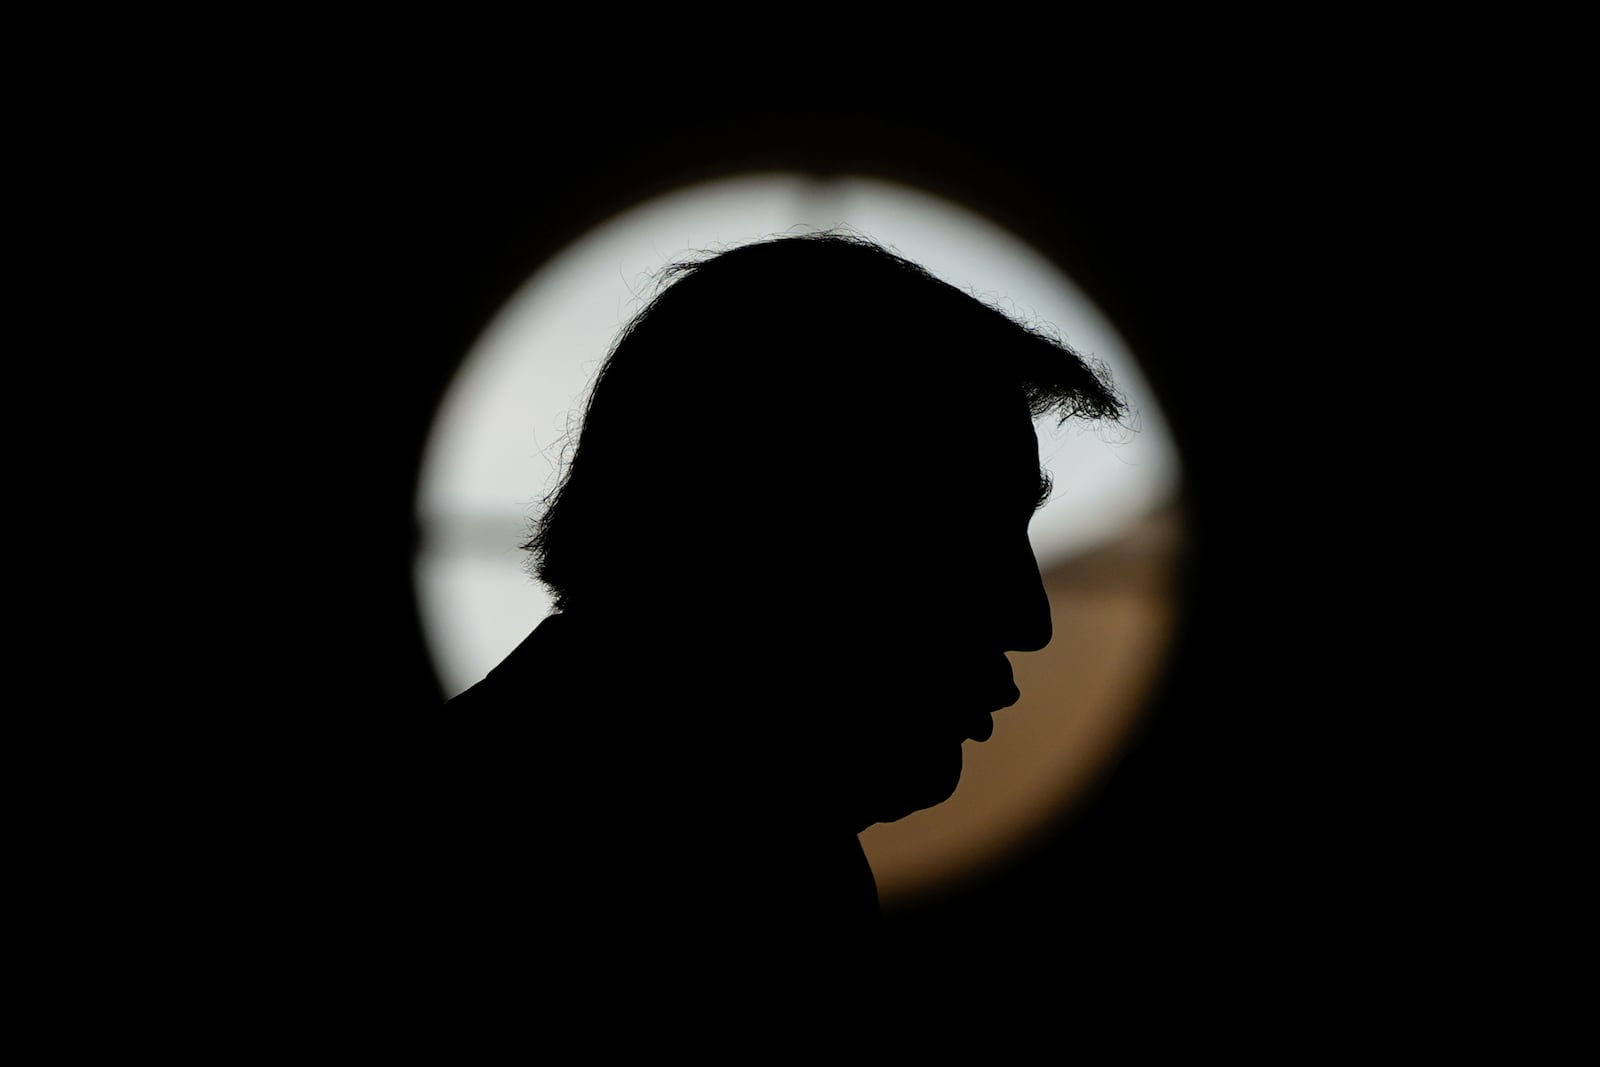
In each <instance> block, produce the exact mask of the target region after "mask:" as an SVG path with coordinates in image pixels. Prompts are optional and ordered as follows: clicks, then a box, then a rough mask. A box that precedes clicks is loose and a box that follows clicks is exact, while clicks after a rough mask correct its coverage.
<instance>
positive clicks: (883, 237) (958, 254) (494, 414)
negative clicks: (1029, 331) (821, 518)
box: [417, 174, 1178, 695]
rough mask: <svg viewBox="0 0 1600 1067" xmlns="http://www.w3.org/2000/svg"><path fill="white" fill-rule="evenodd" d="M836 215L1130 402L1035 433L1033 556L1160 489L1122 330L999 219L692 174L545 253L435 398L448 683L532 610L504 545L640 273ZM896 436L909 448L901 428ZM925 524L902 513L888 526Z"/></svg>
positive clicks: (856, 181)
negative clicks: (1129, 415)
mask: <svg viewBox="0 0 1600 1067" xmlns="http://www.w3.org/2000/svg"><path fill="white" fill-rule="evenodd" d="M835 226H846V227H848V228H849V229H851V230H852V231H854V232H857V233H860V234H863V235H865V236H867V237H870V238H873V239H874V240H877V241H879V242H881V243H882V244H884V245H886V246H888V247H890V248H892V249H894V250H895V251H897V252H899V253H901V254H902V255H904V256H905V257H906V258H908V259H911V260H913V261H914V262H917V263H920V264H922V265H923V266H925V267H927V268H928V269H929V270H930V271H932V272H933V273H934V274H936V275H938V276H939V277H941V278H943V279H945V280H946V281H948V282H951V283H952V284H954V285H956V286H958V287H960V288H963V289H965V290H966V291H968V292H971V293H973V294H974V295H976V296H978V297H979V298H980V299H984V300H985V301H986V302H989V303H993V304H996V305H997V306H999V307H1001V308H1002V309H1004V310H1006V311H1008V312H1009V313H1011V314H1013V315H1015V316H1017V317H1019V318H1023V319H1026V320H1029V321H1042V322H1045V323H1049V324H1050V325H1052V326H1053V327H1054V328H1055V329H1056V331H1057V332H1058V333H1059V334H1060V336H1061V337H1062V339H1063V340H1065V341H1066V342H1067V343H1068V344H1070V345H1071V346H1072V347H1073V348H1075V349H1077V350H1078V351H1079V352H1082V353H1084V354H1085V355H1089V356H1093V357H1096V358H1098V359H1101V360H1103V361H1105V363H1106V364H1107V365H1108V367H1109V368H1110V371H1111V374H1112V376H1113V378H1114V379H1115V380H1116V382H1117V384H1118V386H1119V387H1120V388H1121V389H1122V390H1123V392H1124V393H1125V394H1126V396H1127V398H1128V400H1129V401H1130V402H1131V403H1132V405H1133V406H1134V408H1135V410H1136V411H1137V413H1138V415H1137V419H1138V421H1137V426H1138V432H1137V433H1135V434H1132V435H1126V434H1121V433H1109V434H1108V433H1105V432H1103V431H1099V430H1095V429H1089V430H1083V429H1079V428H1076V427H1075V426H1073V425H1072V424H1069V425H1068V427H1067V428H1066V429H1065V430H1064V431H1062V432H1060V433H1059V434H1058V433H1056V432H1054V431H1052V430H1049V429H1046V430H1043V431H1041V435H1040V446H1041V453H1040V454H1041V456H1042V457H1043V459H1044V460H1045V463H1046V466H1047V467H1048V468H1049V469H1050V471H1051V472H1052V474H1053V475H1054V477H1055V486H1056V488H1055V494H1054V497H1053V499H1052V500H1051V502H1050V503H1049V504H1048V505H1046V506H1045V508H1044V509H1043V510H1041V511H1040V512H1039V514H1038V515H1036V516H1035V518H1034V521H1033V524H1032V527H1031V530H1030V532H1031V535H1032V538H1033V543H1034V550H1035V553H1036V554H1037V555H1038V557H1039V563H1040V566H1041V567H1042V568H1045V569H1048V568H1050V567H1051V566H1052V565H1054V564H1056V563H1058V562H1060V561H1062V560H1064V559H1067V558H1069V557H1071V556H1073V555H1075V554H1077V553H1079V552H1082V551H1084V550H1086V549H1089V548H1092V547H1094V546H1096V545H1098V544H1101V543H1103V542H1105V541H1106V540H1108V539H1110V538H1112V537H1115V536H1116V535H1117V534H1118V533H1119V532H1120V531H1122V530H1123V529H1125V528H1127V527H1128V526H1129V525H1130V524H1132V523H1134V522H1136V521H1137V520H1138V519H1140V518H1141V517H1143V516H1145V515H1147V514H1149V513H1150V512H1151V511H1153V510H1155V509H1157V508H1159V507H1160V506H1162V505H1163V504H1165V503H1167V502H1168V501H1169V500H1170V499H1171V498H1172V496H1173V494H1174V492H1175V490H1176V486H1177V482H1178V465H1177V453H1176V449H1175V447H1174V446H1173V443H1172V439H1171V436H1170V433H1169V431H1168V430H1167V427H1166V423H1165V421H1164V420H1163V418H1162V416H1161V413H1160V410H1159V409H1158V408H1157V406H1156V402H1155V398H1154V396H1153V394H1152V393H1151V391H1150V389H1149V387H1148V385H1147V383H1146V382H1145V380H1144V378H1143V376H1142V375H1141V374H1140V372H1139V369H1138V365H1137V363H1136V361H1135V360H1134V357H1133V355H1132V353H1131V352H1130V351H1129V350H1128V348H1127V345H1126V343H1125V342H1124V341H1123V340H1122V338H1121V337H1120V336H1119V335H1118V334H1117V332H1116V331H1115V330H1114V329H1113V328H1112V326H1111V324H1110V323H1109V322H1108V321H1107V320H1106V319H1105V317H1104V315H1102V314H1101V313H1100V312H1099V310H1098V309H1097V308H1096V307H1095V306H1094V305H1093V304H1092V303H1091V302H1090V301H1089V299H1088V298H1087V296H1085V295H1084V294H1083V292H1082V291H1081V290H1080V289H1078V287H1077V286H1076V285H1074V284H1073V282H1072V281H1071V279H1069V278H1067V277H1066V275H1064V274H1063V273H1062V272H1061V271H1060V270H1059V269H1058V268H1057V267H1056V266H1055V265H1054V264H1053V263H1051V262H1050V261H1049V260H1047V259H1046V258H1045V257H1044V256H1042V255H1041V254H1040V253H1038V252H1036V251H1035V250H1033V249H1032V248H1030V247H1029V246H1028V245H1026V244H1025V243H1024V242H1022V241H1021V240H1019V239H1018V238H1017V237H1015V236H1013V235H1012V234H1010V233H1009V232H1008V231H1005V230H1003V229H1001V228H1000V227H998V226H996V225H994V224H993V223H991V222H988V221H987V220H985V219H983V218H981V217H980V216H978V215H975V214H973V213H971V212H969V211H967V210H966V209H964V208H961V207H959V206H957V205H955V204H952V203H950V202H948V201H945V200H942V199H939V198H937V197H934V196H931V195H929V194H926V193H922V192H920V191H917V190H913V189H910V188H908V187H906V186H901V185H893V184H889V183H885V182H880V181H876V180H869V179H860V178H848V179H839V180H833V181H828V182H817V181H814V180H810V179H806V178H803V177H800V176H797V175H789V174H781V175H753V176H746V177H740V178H730V179H726V180H723V181H718V182H708V183H704V184H700V185H695V186H692V187H689V188H687V189H684V190H681V191H678V192H675V193H671V194H667V195H665V196H662V197H659V198H657V199H655V200H651V201H649V202H647V203H644V204H641V205H639V206H637V207H635V208H633V209H632V210H630V211H627V212H625V213H623V214H621V215H618V216H615V217H614V218H612V219H611V220H610V221H608V222H607V223H605V224H604V225H602V226H600V227H598V228H596V229H595V230H592V231H590V233H589V234H587V235H585V236H584V237H583V238H581V239H580V240H578V241H576V242H575V243H573V244H572V245H570V246H568V247H567V248H566V249H565V250H563V251H562V252H561V253H559V254H558V255H556V256H555V257H553V258H552V259H550V260H549V261H548V262H547V263H546V264H545V265H544V266H543V267H542V268H541V269H540V270H539V272H538V273H537V274H536V275H535V276H534V277H532V278H531V279H529V281H528V282H527V283H526V284H525V285H524V286H523V287H522V288H521V289H520V290H519V291H518V292H517V293H516V294H515V295H514V296H513V298H512V299H511V300H510V301H509V302H508V303H507V304H506V306H505V307H504V308H503V309H502V311H501V312H500V314H499V315H498V316H497V317H496V318H495V320H494V321H493V322H492V323H491V324H490V325H489V327H488V328H487V329H486V330H485V331H484V333H483V335H482V336H481V337H480V338H479V340H478V341H477V343H476V344H475V345H474V347H473V349H472V351H471V352H469V353H468V355H467V357H466V359H465V361H464V362H463V364H462V367H461V370H460V373H459V374H458V375H457V376H456V379H455V381H454V382H453V383H452V385H451V388H450V390H449V393H448V394H447V395H446V397H445V398H444V400H443V403H442V405H441V407H440V410H439V414H438V417H437V420H436V422H435V425H434V428H433V433H432V436H431V437H430V440H429V444H428V449H427V453H426V456H425V459H424V465H423V470H422V474H421V480H420V488H419V492H418V499H417V507H418V511H419V516H420V519H421V522H422V529H423V535H424V542H423V551H422V553H421V554H420V555H419V558H418V562H417V588H418V591H419V597H420V599H421V607H422V612H423V618H424V622H425V625H426V628H427V631H428V637H429V641H430V643H431V647H432V650H433V654H434V662H435V665H436V666H437V668H438V671H439V675H440V678H441V680H442V682H443V683H444V687H445V691H446V693H447V694H450V695H453V694H455V693H457V692H459V691H461V690H462V689H465V688H466V687H467V686H469V685H471V684H472V683H474V682H476V681H477V680H478V679H480V678H482V677H483V675H484V674H485V673H486V672H487V671H488V670H489V669H490V668H492V667H493V666H494V665H495V664H496V663H498V662H499V661H500V659H502V658H503V657H504V656H505V654H506V653H507V652H509V651H510V650H511V649H512V648H513V647H515V646H516V644H517V643H518V642H519V641H521V640H522V638H524V637H525V636H527V634H528V632H529V631H530V630H532V629H533V627H534V626H535V625H536V624H537V623H538V622H539V620H540V619H541V618H543V617H544V615H545V614H547V613H548V611H549V599H548V597H547V596H546V595H545V593H544V591H543V589H541V588H540V587H539V586H538V585H537V584H536V583H534V582H533V581H532V579H530V578H528V577H527V576H526V574H525V573H524V571H523V569H522V568H523V556H522V553H521V552H519V551H518V550H517V549H516V545H517V544H518V543H519V542H520V541H522V540H523V539H525V537H526V535H527V530H528V523H529V521H530V520H531V519H532V518H533V517H534V515H535V514H536V509H537V505H538V502H539V501H540V499H541V498H542V497H543V496H544V494H545V493H546V492H548V491H549V490H550V489H551V488H553V487H554V485H555V479H556V476H557V469H558V465H559V462H560V460H561V459H562V456H563V448H564V447H565V446H566V445H568V444H569V441H568V438H567V436H566V434H567V430H568V428H569V427H568V419H569V417H571V418H573V419H576V418H577V416H578V413H579V412H580V411H581V404H582V401H583V398H584V395H585V391H586V388H587V386H588V383H589V381H590V379H591V378H592V376H593V374H594V372H595V371H596V370H597V369H598V367H599V364H600V361H601V360H602V359H603V358H604V356H605V354H606V352H607V351H608V350H609V348H610V345H611V342H612V340H613V338H614V337H615V336H616V334H617V332H618V331H619V330H620V329H621V327H622V326H623V324H624V323H626V322H627V320H628V319H629V318H630V317H631V316H632V315H633V313H634V312H636V311H638V310H639V309H640V308H642V307H643V306H644V304H645V303H646V302H647V301H648V300H649V298H650V296H651V295H652V293H653V292H654V288H653V281H652V279H653V277H654V275H655V273H656V272H657V271H658V270H659V269H660V268H661V267H662V266H664V265H665V264H667V263H669V262H672V261H673V260H676V259H681V258H684V257H685V256H689V255H693V254H695V253H697V252H701V251H708V250H709V251H716V250H719V249H722V248H727V247H731V246H734V245H738V244H743V243H746V242H749V241H752V240H756V239H759V238H762V237H769V236H773V235H776V234H782V233H789V232H808V231H811V230H815V229H827V228H831V227H835ZM689 414H690V413H686V412H684V413H678V427H679V432H677V433H675V432H674V421H673V416H672V413H663V429H662V439H663V440H667V441H671V440H681V441H683V442H684V448H683V449H682V450H679V451H678V452H674V451H673V450H671V449H668V448H663V449H661V450H659V451H658V453H657V455H658V456H659V461H660V462H663V463H669V464H676V463H679V462H686V461H687V460H688V459H689V458H691V457H692V454H693V448H692V442H693V427H692V424H691V422H690V420H689ZM571 429H572V430H573V431H574V432H576V429H577V427H576V426H575V425H574V426H572V427H571ZM774 432H778V431H777V430H775V431H774ZM907 440H908V447H910V448H914V447H915V441H914V434H913V433H912V428H908V437H907ZM773 491H775V492H777V491H781V489H779V488H778V487H773ZM930 518H932V517H931V516H928V515H920V514H916V513H913V512H909V511H908V513H907V515H906V525H905V531H906V534H905V536H906V537H907V538H912V537H915V536H917V530H918V529H919V528H920V527H923V526H925V525H926V524H927V522H928V521H929V519H930ZM646 527H647V524H646V523H644V522H641V528H646ZM641 550H642V549H641Z"/></svg>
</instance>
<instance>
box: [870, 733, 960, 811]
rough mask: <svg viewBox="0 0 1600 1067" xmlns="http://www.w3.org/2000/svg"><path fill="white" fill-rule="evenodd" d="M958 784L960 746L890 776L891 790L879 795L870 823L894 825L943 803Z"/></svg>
mask: <svg viewBox="0 0 1600 1067" xmlns="http://www.w3.org/2000/svg"><path fill="white" fill-rule="evenodd" d="M960 784H961V746H960V745H956V746H954V748H953V750H952V751H951V754H945V755H942V756H941V758H939V759H938V760H931V759H930V760H925V761H923V762H919V763H918V764H917V765H916V767H915V768H907V769H903V770H902V772H901V773H900V774H898V775H896V776H895V777H894V780H893V782H892V785H893V789H892V790H890V791H887V792H882V793H880V794H879V797H878V803H877V804H876V805H874V810H875V812H876V814H875V815H874V816H873V820H872V821H873V822H895V821H897V820H900V819H903V818H905V817H906V816H907V815H911V814H913V813H914V812H918V811H921V810H923V809H924V808H931V807H933V806H934V805H936V804H943V803H944V802H945V801H947V800H949V799H950V797H951V796H953V795H954V794H955V791H956V786H958V785H960Z"/></svg>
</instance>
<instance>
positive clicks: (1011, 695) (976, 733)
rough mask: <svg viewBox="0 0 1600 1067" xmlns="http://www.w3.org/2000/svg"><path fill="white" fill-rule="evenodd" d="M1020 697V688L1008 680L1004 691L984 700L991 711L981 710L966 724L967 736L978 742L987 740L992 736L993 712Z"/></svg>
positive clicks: (1009, 704)
mask: <svg viewBox="0 0 1600 1067" xmlns="http://www.w3.org/2000/svg"><path fill="white" fill-rule="evenodd" d="M1020 699H1022V690H1020V689H1018V688H1017V687H1016V684H1015V683H1009V682H1008V683H1007V684H1006V688H1005V691H1003V692H1001V693H997V694H996V695H995V696H993V697H991V698H990V699H989V700H987V701H985V702H984V703H985V705H986V706H987V707H989V708H990V709H992V711H983V712H980V713H978V714H977V715H975V716H973V718H972V721H971V722H970V723H969V724H968V725H967V736H968V737H969V738H971V739H972V740H974V741H977V742H979V743H980V744H981V743H983V742H984V741H987V740H989V738H991V737H993V736H994V714H993V712H994V711H999V710H1000V709H1001V708H1009V707H1010V706H1011V705H1013V704H1015V703H1016V702H1017V701H1018V700H1020Z"/></svg>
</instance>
